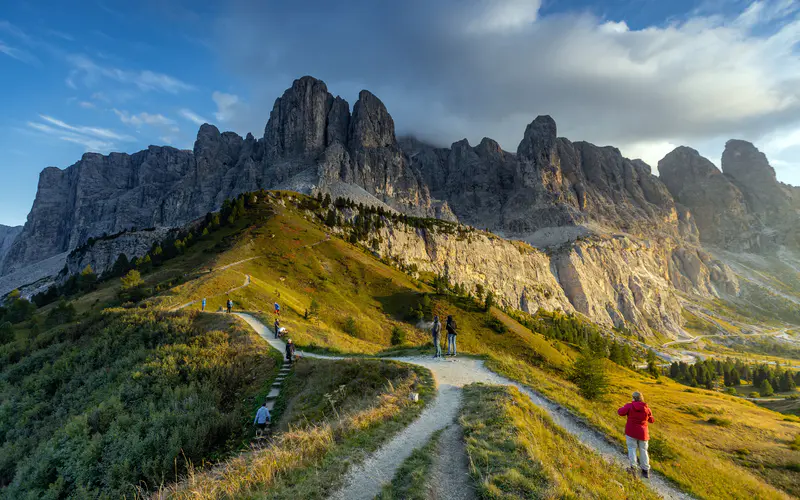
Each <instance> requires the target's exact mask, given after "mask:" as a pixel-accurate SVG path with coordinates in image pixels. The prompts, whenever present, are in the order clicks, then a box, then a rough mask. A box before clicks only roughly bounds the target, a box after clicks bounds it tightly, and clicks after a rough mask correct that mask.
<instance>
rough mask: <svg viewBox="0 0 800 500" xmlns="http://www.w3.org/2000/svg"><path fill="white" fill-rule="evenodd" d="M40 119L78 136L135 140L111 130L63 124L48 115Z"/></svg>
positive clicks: (40, 116) (41, 116)
mask: <svg viewBox="0 0 800 500" xmlns="http://www.w3.org/2000/svg"><path fill="white" fill-rule="evenodd" d="M39 118H41V119H42V120H44V121H46V122H48V123H51V124H53V125H56V126H57V127H61V128H63V129H64V130H69V131H71V132H75V133H78V134H84V135H89V136H95V137H100V138H103V139H112V140H117V141H131V140H134V139H133V137H131V136H129V135H124V134H118V133H116V132H114V131H113V130H109V129H107V128H100V127H85V126H80V125H79V126H75V125H70V124H68V123H66V122H63V121H61V120H59V119H57V118H53V117H52V116H47V115H39Z"/></svg>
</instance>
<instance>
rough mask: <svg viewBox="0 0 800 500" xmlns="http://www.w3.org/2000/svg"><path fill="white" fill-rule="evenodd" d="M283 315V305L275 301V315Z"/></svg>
mask: <svg viewBox="0 0 800 500" xmlns="http://www.w3.org/2000/svg"><path fill="white" fill-rule="evenodd" d="M280 315H281V306H280V304H278V303H277V302H275V316H280Z"/></svg>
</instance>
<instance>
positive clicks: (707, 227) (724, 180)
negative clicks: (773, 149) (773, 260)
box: [658, 140, 800, 253]
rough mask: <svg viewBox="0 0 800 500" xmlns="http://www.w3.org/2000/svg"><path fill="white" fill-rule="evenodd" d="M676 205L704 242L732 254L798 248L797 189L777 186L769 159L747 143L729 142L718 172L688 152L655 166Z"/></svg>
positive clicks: (680, 150)
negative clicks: (691, 217)
mask: <svg viewBox="0 0 800 500" xmlns="http://www.w3.org/2000/svg"><path fill="white" fill-rule="evenodd" d="M658 169H659V172H660V173H661V178H662V179H663V181H664V183H665V184H666V186H667V188H668V189H669V191H670V192H671V194H672V196H673V197H674V198H675V200H676V201H677V202H678V203H681V204H682V205H685V206H686V207H688V208H689V210H691V212H692V214H693V215H694V218H695V220H696V222H697V226H698V228H699V231H700V237H701V239H702V241H703V242H705V243H708V244H711V245H715V246H718V247H722V248H725V249H727V250H733V251H742V250H744V251H756V252H770V253H772V252H774V251H775V250H776V249H777V248H778V247H779V246H781V245H787V246H789V247H791V248H795V249H797V248H800V238H799V237H798V235H799V234H800V224H798V222H797V214H798V208H800V203H798V199H800V198H798V196H797V194H796V193H797V192H798V191H797V188H794V187H792V186H787V185H785V184H781V183H779V182H778V181H777V179H776V177H775V170H774V169H773V168H772V167H771V166H770V164H769V162H768V161H767V157H766V156H764V154H763V153H761V152H760V151H759V150H758V149H756V147H755V146H753V145H752V144H750V143H749V142H746V141H739V140H731V141H728V142H727V143H726V145H725V151H724V152H723V154H722V171H720V170H719V169H718V168H717V167H716V166H714V164H712V163H711V162H710V161H708V160H707V159H706V158H703V157H702V156H700V154H699V153H698V152H697V151H695V150H693V149H690V148H686V147H679V148H677V149H675V150H674V151H672V152H671V153H669V154H668V155H667V156H666V157H665V158H664V159H663V160H661V161H660V162H659V164H658Z"/></svg>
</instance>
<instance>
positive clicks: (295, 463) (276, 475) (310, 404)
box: [161, 359, 434, 499]
mask: <svg viewBox="0 0 800 500" xmlns="http://www.w3.org/2000/svg"><path fill="white" fill-rule="evenodd" d="M294 370H295V371H294V374H293V376H292V377H290V378H289V379H287V380H288V387H287V388H286V391H287V394H288V395H287V396H286V409H285V412H284V415H283V417H282V418H281V421H280V422H279V423H278V427H279V429H280V431H281V432H279V433H277V434H276V435H275V436H274V438H273V439H272V441H271V442H270V443H269V444H268V445H267V446H265V447H264V448H261V449H258V448H257V449H253V450H252V451H251V452H249V453H244V454H241V455H239V456H236V457H234V458H232V459H230V460H227V461H225V462H223V463H221V464H220V465H218V466H216V467H212V468H210V469H209V470H205V471H204V470H197V469H194V468H191V469H190V471H189V474H188V476H187V477H186V479H185V480H184V481H182V482H180V483H178V484H176V485H173V486H171V487H169V488H165V489H163V490H162V492H161V494H162V496H164V497H169V498H187V499H188V498H191V499H212V498H214V499H216V498H254V497H255V498H260V497H262V496H263V495H265V494H267V493H268V494H269V498H274V499H283V498H285V499H296V498H325V497H327V496H329V495H330V494H331V493H333V492H334V491H336V489H337V488H338V487H340V486H341V484H342V479H343V478H344V475H345V473H346V472H347V469H348V468H349V466H350V464H352V463H356V462H358V461H360V460H363V459H364V458H365V457H366V456H368V454H369V453H371V452H373V451H374V450H376V449H377V448H378V446H380V445H381V444H382V443H383V442H385V441H386V440H388V439H389V438H390V437H391V436H393V435H394V434H395V433H397V432H398V431H400V430H401V429H402V428H403V427H405V426H406V425H407V424H408V423H409V422H411V420H413V419H414V418H416V417H417V416H418V415H419V413H420V412H421V411H422V409H423V407H424V405H425V403H426V402H427V401H429V400H430V398H431V396H432V395H433V391H434V385H433V379H432V377H431V375H430V372H428V371H427V370H424V369H421V368H417V367H412V366H409V365H404V364H400V363H396V362H391V361H377V360H347V361H335V362H334V361H319V360H313V359H303V360H301V361H300V363H298V365H297V366H296V367H295V369H294ZM412 391H414V392H418V393H419V394H420V400H421V402H418V403H414V402H411V401H410V398H409V393H410V392H412Z"/></svg>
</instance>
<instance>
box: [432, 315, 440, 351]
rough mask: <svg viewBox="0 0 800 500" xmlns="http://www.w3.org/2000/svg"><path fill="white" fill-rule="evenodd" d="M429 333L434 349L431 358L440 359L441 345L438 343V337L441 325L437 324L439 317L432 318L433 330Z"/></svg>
mask: <svg viewBox="0 0 800 500" xmlns="http://www.w3.org/2000/svg"><path fill="white" fill-rule="evenodd" d="M431 333H432V334H433V346H434V347H435V348H436V351H435V353H434V355H433V357H434V358H441V357H442V343H441V342H439V335H440V334H441V333H442V324H441V323H440V322H439V316H434V317H433V328H432V329H431Z"/></svg>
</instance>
